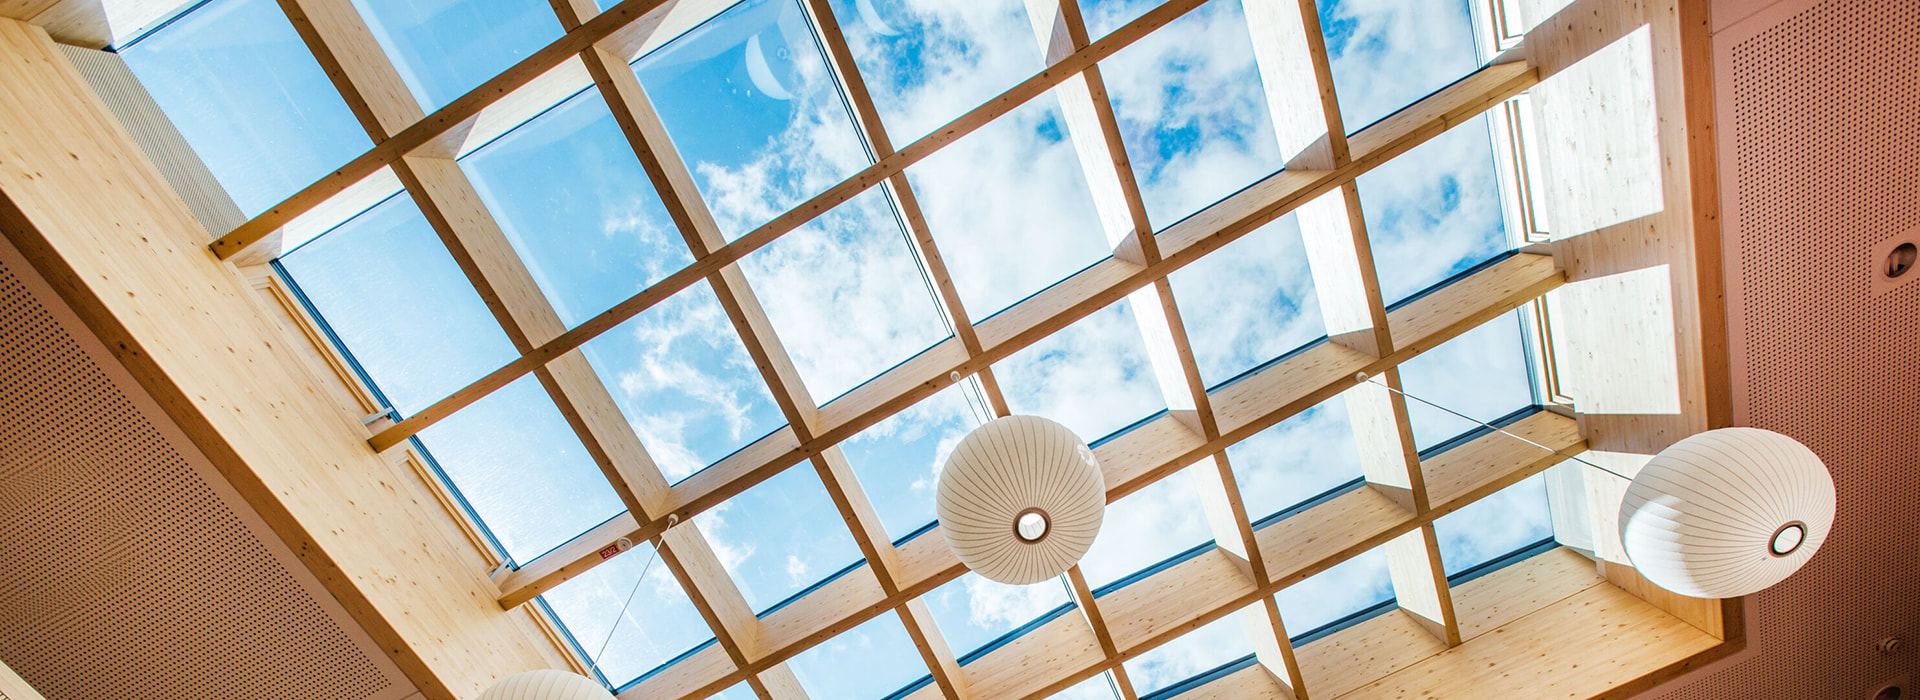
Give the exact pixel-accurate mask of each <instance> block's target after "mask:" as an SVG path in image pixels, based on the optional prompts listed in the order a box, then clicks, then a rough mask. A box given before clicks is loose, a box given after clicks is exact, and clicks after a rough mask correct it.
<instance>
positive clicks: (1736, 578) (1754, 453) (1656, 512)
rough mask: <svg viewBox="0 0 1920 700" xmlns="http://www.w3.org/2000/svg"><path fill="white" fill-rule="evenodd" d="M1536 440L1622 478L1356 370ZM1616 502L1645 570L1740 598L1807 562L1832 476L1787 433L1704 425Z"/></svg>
mask: <svg viewBox="0 0 1920 700" xmlns="http://www.w3.org/2000/svg"><path fill="white" fill-rule="evenodd" d="M1354 378H1355V380H1357V381H1359V382H1361V383H1370V384H1373V385H1375V386H1378V387H1380V388H1382V389H1386V390H1387V391H1391V392H1394V393H1396V394H1399V395H1401V396H1405V397H1407V398H1409V399H1412V400H1414V401H1418V402H1420V403H1423V404H1426V405H1428V406H1432V407H1434V408H1437V409H1440V410H1442V411H1446V412H1447V413H1451V414H1453V415H1455V416H1458V417H1461V418H1465V419H1467V420H1470V421H1473V422H1475V423H1479V424H1480V425H1481V426H1482V427H1485V428H1487V429H1490V430H1493V431H1494V432H1497V433H1501V434H1503V435H1507V436H1509V437H1512V438H1514V439H1516V440H1519V441H1521V442H1525V443H1527V444H1529V445H1533V446H1534V447H1538V448H1540V449H1543V450H1546V451H1548V452H1553V453H1555V454H1558V455H1560V456H1562V457H1566V458H1567V459H1571V460H1573V461H1576V462H1579V463H1581V464H1585V465H1587V466H1590V467H1593V468H1595V469H1598V470H1600V471H1603V472H1606V473H1608V474H1613V475H1614V476H1617V477H1620V478H1622V479H1626V477H1625V476H1621V475H1620V474H1618V473H1615V472H1614V471H1613V470H1610V469H1607V468H1606V467H1602V466H1600V465H1598V464H1594V463H1593V462H1589V461H1587V460H1584V459H1581V458H1579V457H1577V456H1575V455H1570V454H1567V453H1565V452H1561V451H1559V450H1556V449H1553V448H1551V447H1547V446H1546V445H1542V444H1540V443H1537V442H1534V441H1532V440H1528V439H1527V438H1525V437H1523V436H1520V435H1517V434H1514V433H1513V432H1511V431H1509V430H1507V429H1505V428H1502V427H1499V426H1496V425H1493V424H1491V423H1487V422H1486V421H1482V420H1480V419H1478V418H1474V417H1472V416H1469V415H1466V414H1464V413H1461V412H1459V411H1455V410H1453V409H1451V408H1447V407H1445V406H1442V405H1440V404H1437V403H1434V402H1432V401H1428V400H1426V399H1423V398H1420V397H1418V396H1414V395H1413V394H1409V393H1407V392H1404V391H1401V390H1399V389H1395V388H1393V387H1390V386H1387V385H1386V384H1382V383H1380V382H1379V381H1376V380H1374V379H1372V378H1370V377H1368V376H1367V374H1366V373H1365V372H1362V373H1360V374H1357V375H1355V376H1354ZM1630 481H1632V482H1633V483H1632V484H1630V485H1629V486H1628V487H1627V494H1626V497H1625V498H1623V499H1621V501H1620V517H1619V528H1620V543H1621V546H1622V547H1623V548H1624V549H1625V550H1626V552H1627V559H1628V560H1630V561H1632V562H1633V567H1634V568H1635V569H1637V570H1638V571H1639V572H1640V575H1641V576H1642V577H1645V578H1646V579H1647V580H1648V581H1652V582H1653V583H1654V585H1657V586H1659V587H1661V588H1664V589H1667V590H1669V591H1673V592H1674V593H1679V594H1681V595H1685V596H1692V597H1695V598H1738V597H1740V596H1744V595H1747V594H1750V593H1756V592H1759V591H1761V590H1764V589H1766V588H1768V587H1770V586H1772V585H1774V584H1776V583H1779V582H1781V581H1782V580H1785V579H1786V578H1787V577H1788V576H1791V575H1793V572H1795V571H1799V570H1800V567H1802V566H1805V565H1806V563H1807V560H1809V559H1812V558H1813V553H1814V552H1815V551H1818V550H1819V549H1820V545H1821V543H1823V542H1826V541H1827V532H1828V531H1829V530H1831V529H1832V528H1833V511H1834V500H1835V495H1834V488H1833V475H1832V474H1831V473H1830V472H1828V471H1827V465H1826V464H1824V463H1822V462H1821V461H1820V457H1819V456H1818V455H1815V454H1814V453H1813V450H1810V449H1807V446H1806V445H1802V444H1800V443H1799V442H1798V441H1796V440H1794V439H1793V438H1790V437H1787V436H1785V435H1781V434H1779V433H1776V432H1773V431H1771V430H1762V429H1759V428H1721V429H1719V430H1709V431H1706V432H1704V433H1700V434H1697V435H1694V436H1692V437H1689V438H1686V439H1684V440H1681V441H1679V442H1676V443H1673V444H1672V445H1670V446H1668V447H1667V449H1664V450H1661V451H1660V454H1657V455H1654V456H1653V459H1651V460H1649V461H1648V462H1647V464H1646V466H1644V467H1641V468H1640V472H1639V474H1637V475H1635V476H1634V477H1633V478H1632V479H1631V480H1630Z"/></svg>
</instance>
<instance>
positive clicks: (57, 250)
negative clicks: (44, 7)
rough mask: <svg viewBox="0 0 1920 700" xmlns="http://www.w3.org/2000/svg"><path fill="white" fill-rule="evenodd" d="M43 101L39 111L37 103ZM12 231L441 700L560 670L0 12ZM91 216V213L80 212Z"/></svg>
mask: <svg viewBox="0 0 1920 700" xmlns="http://www.w3.org/2000/svg"><path fill="white" fill-rule="evenodd" d="M29 105H31V106H32V107H31V108H28V107H27V106H29ZM0 154H3V155H0V159H4V160H5V161H6V162H8V163H10V164H12V166H11V167H8V168H4V169H0V192H4V193H5V195H6V199H7V200H8V201H9V206H8V210H9V212H10V214H9V216H8V223H7V226H6V230H7V233H8V235H9V236H10V237H11V238H13V240H14V242H15V243H16V245H18V246H19V247H20V248H21V249H22V251H23V252H25V253H27V255H28V256H29V257H30V258H32V259H33V260H34V261H35V265H36V267H37V268H38V269H39V270H40V272H41V273H42V275H44V276H45V277H47V278H48V279H49V280H50V281H52V282H53V283H54V284H55V285H56V287H58V288H59V289H60V292H61V295H62V296H63V297H64V298H66V299H67V301H68V303H69V304H71V305H72V306H73V307H74V308H75V309H76V310H77V311H78V312H79V313H80V314H81V315H82V317H83V318H84V319H85V320H86V321H87V323H88V325H89V326H90V327H92V328H93V329H94V330H95V332H96V333H98V334H99V335H100V336H101V337H102V338H103V339H106V340H107V344H108V346H109V347H110V348H112V349H113V350H114V351H115V353H116V355H118V356H119V358H120V359H121V361H122V362H123V363H125V364H126V365H127V366H128V368H129V370H131V371H132V373H133V374H134V376H135V377H136V378H137V379H139V381H140V382H141V384H142V386H143V387H145V388H146V389H147V390H148V391H149V392H151V393H152V394H153V395H154V396H155V397H157V398H159V399H160V402H161V404H162V406H163V407H164V408H165V409H166V410H167V412H168V414H169V416H170V417H172V418H174V420H176V421H177V422H178V423H179V424H180V425H181V427H182V428H183V429H184V430H185V431H186V432H187V434H188V435H189V436H190V437H191V438H192V439H193V441H194V443H195V444H196V446H198V447H199V448H200V449H201V450H202V451H204V452H205V453H206V454H207V456H208V457H209V458H210V459H211V461H212V462H213V463H214V465H215V466H216V467H217V468H219V469H220V471H221V473H222V475H223V476H225V477H227V478H228V479H229V480H230V481H231V482H232V483H233V484H234V486H235V487H236V488H237V489H238V490H239V491H240V492H241V493H242V495H244V496H245V497H246V498H247V499H248V501H249V503H251V504H252V505H253V506H254V508H256V509H257V510H258V511H259V512H260V514H261V516H262V517H263V518H264V519H265V520H266V521H267V522H268V524H269V525H270V526H271V527H272V528H273V529H274V531H275V533H276V534H278V535H279V536H280V537H281V538H282V539H283V540H285V541H286V542H287V543H288V545H289V546H290V547H291V548H292V549H293V550H294V551H295V552H298V553H300V555H301V558H302V559H303V561H304V562H305V563H306V564H307V565H308V566H309V567H310V568H311V569H313V571H314V572H315V574H316V576H317V577H318V578H319V579H320V580H321V582H322V583H323V584H324V585H325V586H326V587H327V589H328V591H329V592H330V593H332V594H333V595H334V596H335V598H337V599H338V600H339V601H340V602H341V603H342V605H343V606H344V607H345V608H346V609H347V610H348V611H349V613H350V614H352V615H353V616H354V619H355V620H356V621H358V622H360V624H361V625H362V626H363V627H365V628H366V629H367V630H368V632H369V634H371V635H372V636H373V638H374V639H375V640H376V641H377V642H378V643H380V644H381V645H382V646H383V647H384V648H386V649H387V650H388V651H389V653H391V654H392V655H393V656H394V659H395V661H396V662H397V663H398V664H399V666H400V667H401V669H402V671H404V672H405V673H406V674H407V676H408V678H409V679H411V680H412V681H413V682H414V683H415V684H416V685H417V686H418V687H420V688H421V689H422V690H423V691H424V692H426V693H427V694H428V695H429V696H430V697H435V698H448V699H451V698H455V697H465V696H468V695H471V694H472V693H474V692H475V691H477V690H478V689H479V688H481V687H483V686H485V685H487V684H488V683H490V682H491V681H492V680H493V679H494V678H497V677H500V676H504V675H507V674H511V673H513V672H516V671H520V670H527V669H532V668H545V667H564V666H565V663H566V662H565V660H564V656H563V655H562V654H561V653H560V650H559V649H556V648H555V647H553V645H552V644H551V643H550V642H549V641H548V640H547V638H546V637H545V636H544V635H543V634H542V633H541V632H540V631H539V630H538V629H537V627H536V626H535V625H533V624H532V623H531V622H530V621H529V619H528V618H527V617H526V616H524V615H519V614H509V613H506V612H503V611H501V610H500V609H499V607H498V606H497V605H496V604H494V603H493V602H491V599H492V598H493V597H494V595H495V594H494V592H493V591H494V588H493V584H492V582H491V581H489V580H488V578H487V568H486V565H485V558H484V557H483V556H482V555H481V554H480V553H479V552H476V551H474V550H473V548H472V547H471V546H470V545H469V544H468V543H467V542H466V541H465V538H464V536H463V535H462V534H461V533H460V532H459V530H458V528H457V526H456V525H455V524H454V523H452V522H450V521H449V520H448V519H447V518H445V516H444V515H443V514H442V513H441V512H440V511H439V508H438V507H437V505H434V504H433V503H432V501H431V497H430V496H429V495H427V494H426V493H425V491H424V489H421V488H420V487H419V486H418V485H417V482H416V480H415V477H414V476H413V475H412V474H407V473H400V472H396V470H395V467H394V465H392V464H389V463H388V462H387V461H386V460H384V459H382V458H380V457H379V456H378V455H376V454H374V453H372V452H370V451H368V450H367V449H366V447H365V444H364V436H365V434H366V432H365V429H364V428H363V427H362V426H361V425H360V423H359V421H358V420H357V418H355V417H353V416H350V415H346V413H347V412H346V411H343V410H342V407H341V406H340V405H339V404H338V403H337V400H336V399H335V397H334V396H332V395H330V394H328V393H327V392H322V391H315V390H312V389H311V387H313V386H316V385H320V384H321V383H323V382H328V381H332V380H331V379H330V378H328V376H327V374H326V373H327V370H326V369H324V368H323V367H320V366H318V365H315V364H313V363H311V362H308V361H305V360H303V359H301V358H300V357H299V356H298V355H296V354H291V353H288V352H286V351H285V350H284V346H285V345H286V344H288V343H303V342H305V341H304V340H301V339H298V338H295V337H291V336H288V335H286V333H285V331H284V330H283V329H282V328H281V327H279V326H277V325H276V322H274V321H272V320H271V319H270V318H269V317H268V316H267V314H266V312H265V311H263V309H262V307H260V306H258V303H259V302H258V300H257V298H256V296H255V292H254V291H253V290H252V289H251V287H250V286H249V285H248V283H247V282H246V281H245V280H244V279H243V278H242V277H241V276H240V275H239V274H238V273H237V272H236V271H235V270H233V269H232V268H230V267H227V266H225V265H222V264H219V263H218V262H217V261H216V260H214V259H213V258H212V257H211V256H209V255H207V253H206V252H205V248H204V247H203V243H204V236H205V232H204V229H202V228H201V227H200V226H199V224H198V222H196V221H195V220H194V219H193V217H192V215H191V214H190V213H189V212H187V210H186V208H185V205H183V204H181V203H180V202H179V200H178V199H177V198H175V197H174V195H173V194H172V192H171V191H170V190H168V189H167V186H166V185H165V183H164V182H163V181H162V180H161V179H160V176H159V175H158V173H157V172H155V171H154V170H153V168H152V166H151V165H149V164H147V163H146V162H145V159H144V158H141V157H140V156H139V155H138V151H137V150H136V147H135V146H134V144H133V143H132V141H131V139H130V138H129V137H128V136H126V135H125V134H124V133H123V132H122V131H121V130H120V127H119V126H118V124H117V123H115V122H114V121H113V119H112V117H111V116H110V115H108V114H107V112H106V111H105V108H104V107H103V106H102V105H101V104H100V103H99V101H98V99H97V98H95V97H94V96H93V94H92V93H91V91H90V89H89V88H88V87H87V86H86V84H85V83H84V82H83V81H82V80H81V78H80V77H79V75H78V74H77V73H76V72H74V70H73V68H72V67H71V66H70V65H68V64H67V63H66V61H65V59H64V58H62V57H61V56H60V55H59V54H58V53H57V51H56V50H55V49H54V47H53V43H52V41H51V39H50V38H49V37H48V36H47V35H46V34H45V33H44V32H42V31H40V30H38V29H37V28H34V27H30V26H29V25H26V24H22V23H19V22H15V21H12V20H0ZM76 212H88V215H86V216H76V215H75V213H76Z"/></svg>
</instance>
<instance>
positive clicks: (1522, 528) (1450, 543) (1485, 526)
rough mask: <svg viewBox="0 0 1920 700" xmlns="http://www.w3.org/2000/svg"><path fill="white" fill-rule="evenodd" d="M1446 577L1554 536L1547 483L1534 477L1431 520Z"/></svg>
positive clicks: (1540, 477)
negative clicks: (1548, 505)
mask: <svg viewBox="0 0 1920 700" xmlns="http://www.w3.org/2000/svg"><path fill="white" fill-rule="evenodd" d="M1433 533H1434V535H1436V536H1437V537H1438V539H1439V540H1440V561H1441V563H1442V564H1444V565H1445V568H1446V572H1447V575H1448V576H1452V575H1454V574H1457V573H1460V572H1461V571H1465V570H1467V569H1471V568H1473V567H1476V566H1479V565H1481V564H1485V563H1487V562H1489V561H1493V560H1495V559H1498V558H1500V557H1504V556H1506V555H1507V554H1509V553H1512V552H1514V551H1516V550H1519V549H1521V548H1523V547H1527V546H1531V545H1533V544H1534V543H1536V542H1539V541H1541V540H1544V539H1548V538H1551V537H1553V519H1552V517H1551V515H1550V514H1549V513H1548V510H1547V479H1546V476H1545V475H1542V474H1535V475H1533V476H1530V477H1527V478H1526V479H1525V480H1523V481H1521V482H1520V483H1517V484H1514V485H1512V486H1508V487H1506V488H1504V489H1501V490H1500V491H1498V492H1496V493H1494V494H1493V495H1491V496H1488V497H1486V498H1482V499H1480V500H1478V501H1474V502H1473V503H1469V504H1467V507H1465V508H1461V509H1460V510H1457V511H1454V512H1452V513H1448V514H1446V515H1443V516H1440V519H1439V520H1435V521H1433Z"/></svg>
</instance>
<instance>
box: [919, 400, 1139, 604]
mask: <svg viewBox="0 0 1920 700" xmlns="http://www.w3.org/2000/svg"><path fill="white" fill-rule="evenodd" d="M937 501H938V504H937V506H938V510H939V514H940V531H941V532H942V533H944V534H945V535H946V538H947V546H948V547H951V548H952V549H953V553H954V554H955V555H956V556H958V557H959V558H960V562H961V563H963V564H966V565H967V568H969V569H972V570H973V571H974V573H977V574H980V575H981V576H985V577H987V578H989V579H992V580H994V581H998V582H1000V583H1010V584H1029V583H1039V582H1041V581H1045V580H1047V579H1050V578H1053V577H1055V576H1059V575H1060V574H1063V573H1066V571H1067V569H1069V568H1072V567H1073V565H1074V564H1075V563H1077V562H1079V561H1080V557H1082V556H1085V555H1086V553H1087V549H1088V548H1089V547H1092V546H1093V538H1094V536H1095V535H1097V534H1099V532H1100V519H1101V516H1102V515H1103V514H1104V513H1105V511H1106V507H1107V487H1106V482H1105V480H1104V479H1103V478H1102V477H1101V475H1100V466H1099V464H1097V463H1096V462H1095V461H1094V458H1093V450H1092V449H1090V448H1088V447H1087V443H1086V442H1085V441H1083V440H1081V439H1080V438H1079V436H1077V435H1074V434H1073V431H1072V430H1068V429H1067V427H1066V426H1064V425H1061V424H1059V423H1055V422H1053V421H1050V420H1047V419H1045V418H1039V417H1036V416H1008V417H1005V418H997V419H994V420H993V421H991V422H988V423H987V424H985V425H982V426H980V427H978V428H975V429H974V431H973V432H971V433H968V434H967V436H966V437H965V438H963V439H961V440H960V444H958V445H956V446H954V448H953V453H952V454H950V455H948V456H947V463H946V465H945V466H943V467H942V468H941V470H940V486H939V494H938V499H937Z"/></svg>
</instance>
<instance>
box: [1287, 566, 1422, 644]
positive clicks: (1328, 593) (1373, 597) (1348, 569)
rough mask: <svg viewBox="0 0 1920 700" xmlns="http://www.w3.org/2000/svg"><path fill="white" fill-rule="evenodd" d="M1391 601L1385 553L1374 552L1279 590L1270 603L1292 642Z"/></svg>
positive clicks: (1391, 590)
mask: <svg viewBox="0 0 1920 700" xmlns="http://www.w3.org/2000/svg"><path fill="white" fill-rule="evenodd" d="M1392 599H1393V581H1392V579H1390V578H1389V577H1388V576H1387V554H1386V552H1384V551H1382V550H1378V549H1374V550H1368V551H1366V552H1361V553H1360V554H1359V555H1358V556H1355V557H1354V558H1352V559H1348V560H1346V561H1343V562H1340V563H1338V564H1335V565H1333V567H1332V568H1329V569H1327V570H1326V571H1322V572H1320V573H1317V574H1314V575H1313V576H1310V577H1308V578H1307V580H1305V581H1301V582H1299V583H1296V584H1293V585H1291V586H1288V587H1286V588H1283V589H1281V590H1280V593H1279V595H1276V596H1274V601H1275V602H1277V603H1278V604H1279V605H1280V619H1281V620H1282V621H1284V622H1286V624H1287V634H1291V635H1293V637H1294V638H1295V639H1299V638H1300V637H1302V636H1305V635H1308V634H1312V633H1313V632H1316V631H1318V630H1319V629H1320V628H1322V627H1325V626H1327V625H1328V624H1331V623H1333V622H1336V621H1338V620H1340V619H1341V618H1344V617H1346V616H1348V615H1352V614H1354V613H1357V612H1360V611H1362V610H1365V609H1367V608H1369V607H1372V606H1374V605H1377V604H1379V603H1381V602H1383V601H1388V600H1392Z"/></svg>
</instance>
